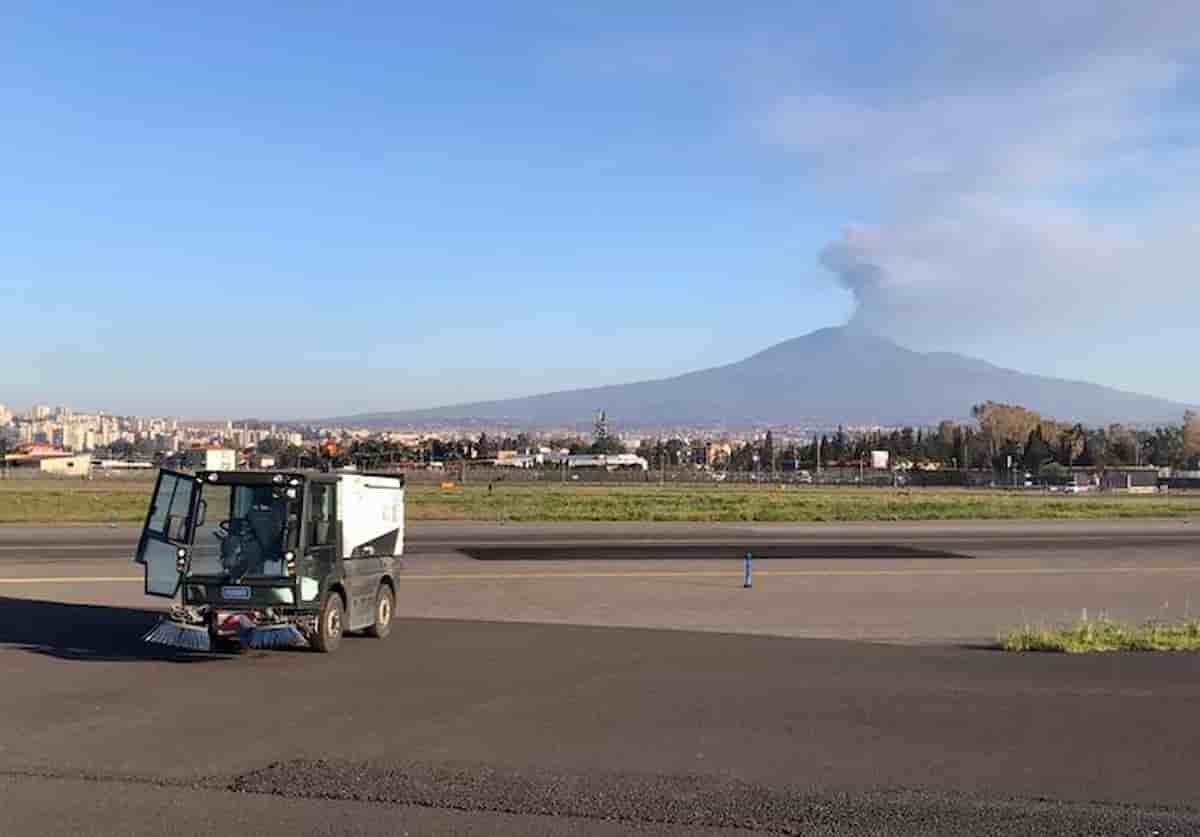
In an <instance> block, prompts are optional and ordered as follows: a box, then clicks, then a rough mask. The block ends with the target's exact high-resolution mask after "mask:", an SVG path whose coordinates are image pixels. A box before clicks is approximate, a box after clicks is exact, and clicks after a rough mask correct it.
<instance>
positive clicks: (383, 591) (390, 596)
mask: <svg viewBox="0 0 1200 837" xmlns="http://www.w3.org/2000/svg"><path fill="white" fill-rule="evenodd" d="M395 612H396V594H395V593H393V592H392V588H391V586H389V585H387V584H380V585H379V590H377V591H376V593H375V624H374V625H372V626H371V627H369V628H367V636H373V637H376V638H378V639H383V638H384V637H386V636H387V635H388V634H390V633H391V632H392V616H393V614H395Z"/></svg>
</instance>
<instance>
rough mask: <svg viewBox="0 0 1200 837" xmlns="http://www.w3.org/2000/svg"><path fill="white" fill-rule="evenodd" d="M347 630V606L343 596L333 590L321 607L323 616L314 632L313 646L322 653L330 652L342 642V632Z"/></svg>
mask: <svg viewBox="0 0 1200 837" xmlns="http://www.w3.org/2000/svg"><path fill="white" fill-rule="evenodd" d="M344 630H345V608H343V607H342V597H341V596H339V595H338V594H337V593H333V592H331V593H330V594H329V595H328V596H326V597H325V604H324V605H323V606H322V607H321V617H320V619H318V620H317V630H316V632H315V633H314V634H313V638H312V647H313V649H314V650H316V651H320V652H321V653H322V654H330V653H332V652H334V651H336V650H337V647H338V646H339V645H341V644H342V633H343V631H344Z"/></svg>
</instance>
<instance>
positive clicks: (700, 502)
mask: <svg viewBox="0 0 1200 837" xmlns="http://www.w3.org/2000/svg"><path fill="white" fill-rule="evenodd" d="M151 489H152V483H151V482H148V481H147V480H144V479H103V478H97V479H95V480H93V481H90V482H89V481H83V480H67V479H63V480H49V479H38V480H34V479H13V480H0V524H2V523H10V524H11V523H108V522H110V521H112V520H113V519H114V516H115V520H116V521H118V522H121V523H139V522H141V520H142V519H143V517H144V516H145V513H146V503H147V501H148V499H149V495H150V491H151ZM407 499H408V515H409V518H410V519H412V520H482V521H489V520H490V521H495V520H502V521H555V520H559V521H572V520H596V521H605V520H607V521H637V520H646V521H732V522H739V521H741V522H770V521H776V522H821V521H828V522H838V521H891V520H1034V519H1049V518H1062V519H1114V518H1153V517H1193V516H1200V495H1191V496H1175V497H1171V498H1166V497H1161V496H1103V497H1101V496H1089V495H1083V496H1073V497H1068V496H1063V495H1045V494H1034V493H1031V494H1023V493H1012V494H1010V493H1006V492H1001V491H969V490H962V489H936V488H927V489H863V488H826V487H821V488H812V487H799V488H797V487H789V488H777V487H769V486H667V487H658V486H654V485H646V486H628V485H626V486H598V485H560V484H552V485H513V484H496V485H495V486H494V489H493V491H492V492H491V493H489V492H488V490H487V486H485V485H467V486H457V487H455V488H452V489H443V488H440V487H439V486H437V485H422V484H412V485H410V486H409V488H408V494H407Z"/></svg>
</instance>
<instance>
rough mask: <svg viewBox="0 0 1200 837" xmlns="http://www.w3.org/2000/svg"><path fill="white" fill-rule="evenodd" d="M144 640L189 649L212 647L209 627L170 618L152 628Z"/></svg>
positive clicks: (207, 648) (206, 649)
mask: <svg viewBox="0 0 1200 837" xmlns="http://www.w3.org/2000/svg"><path fill="white" fill-rule="evenodd" d="M142 640H143V641H144V642H149V643H153V644H155V645H169V646H171V647H173V648H183V649H184V650H187V651H209V650H211V648H212V642H211V640H210V639H209V636H208V630H207V629H205V628H203V627H200V626H198V625H181V624H179V623H178V622H172V621H171V620H169V619H163V620H162V621H161V622H159V623H158V624H157V625H155V626H154V627H153V628H151V629H150V631H149V632H148V633H147V634H146V635H145V636H144V637H142Z"/></svg>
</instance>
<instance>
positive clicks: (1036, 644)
mask: <svg viewBox="0 0 1200 837" xmlns="http://www.w3.org/2000/svg"><path fill="white" fill-rule="evenodd" d="M1000 644H1001V645H1002V646H1003V647H1004V650H1005V651H1048V652H1054V653H1060V654H1095V653H1103V652H1110V651H1200V620H1195V619H1191V620H1187V621H1184V622H1147V623H1146V624H1144V625H1126V624H1123V623H1120V622H1113V621H1111V620H1108V619H1104V618H1100V619H1081V620H1079V621H1078V622H1076V623H1074V624H1072V625H1061V626H1044V625H1038V626H1034V625H1026V626H1024V627H1021V628H1016V629H1014V630H1012V631H1009V632H1007V633H1006V634H1004V635H1002V636H1001V637H1000Z"/></svg>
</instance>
